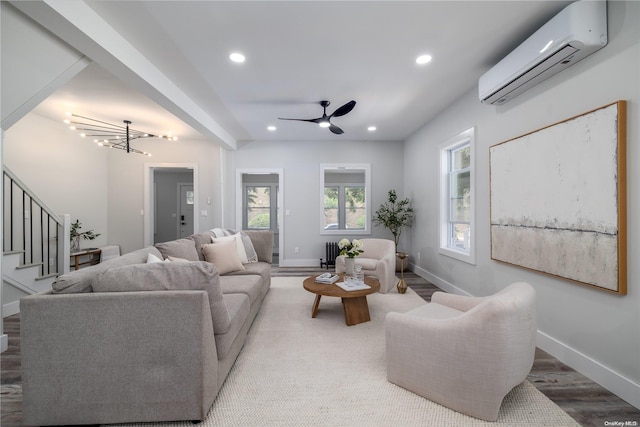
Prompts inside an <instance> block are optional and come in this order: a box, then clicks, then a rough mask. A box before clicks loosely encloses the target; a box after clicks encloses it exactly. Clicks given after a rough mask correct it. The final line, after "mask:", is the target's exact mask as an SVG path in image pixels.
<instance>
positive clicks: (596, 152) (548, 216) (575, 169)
mask: <svg viewBox="0 0 640 427" xmlns="http://www.w3.org/2000/svg"><path fill="white" fill-rule="evenodd" d="M489 150H490V153H489V158H490V178H491V184H490V186H491V192H490V199H491V202H490V206H491V258H492V259H494V260H496V261H501V262H505V263H508V264H512V265H515V266H519V267H524V268H527V269H530V270H534V271H538V272H542V273H544V274H547V275H551V276H555V277H560V278H563V279H567V280H570V281H573V282H576V283H580V284H584V285H588V286H592V287H594V288H597V289H601V290H605V291H608V292H612V293H617V294H621V295H625V294H626V292H627V245H626V243H627V242H626V231H627V230H626V101H617V102H615V103H612V104H609V105H606V106H603V107H600V108H597V109H595V110H592V111H589V112H586V113H584V114H581V115H579V116H576V117H572V118H569V119H567V120H564V121H562V122H559V123H556V124H553V125H550V126H547V127H544V128H542V129H538V130H536V131H533V132H531V133H528V134H526V135H522V136H519V137H517V138H514V139H511V140H508V141H504V142H502V143H499V144H496V145H493V146H491V147H490V148H489Z"/></svg>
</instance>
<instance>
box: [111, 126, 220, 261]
mask: <svg viewBox="0 0 640 427" xmlns="http://www.w3.org/2000/svg"><path fill="white" fill-rule="evenodd" d="M133 145H134V146H135V148H136V149H139V150H142V151H148V152H150V153H152V155H153V156H152V157H147V156H142V155H140V154H126V153H125V152H123V151H121V150H109V153H108V154H109V156H108V158H109V177H108V197H107V199H108V219H109V243H110V244H118V245H120V248H121V251H122V253H127V252H131V251H133V250H135V249H139V248H141V247H143V246H144V232H143V231H144V223H143V215H142V212H143V211H144V209H145V207H144V185H143V184H144V172H145V164H153V165H158V164H167V165H170V164H185V163H189V164H196V165H197V166H198V178H197V187H198V195H197V196H198V205H199V209H198V210H200V211H203V210H204V211H207V212H206V216H203V215H202V214H201V212H199V213H198V215H199V218H198V219H199V230H196V231H204V230H209V229H211V228H213V227H217V226H219V224H220V223H221V218H222V184H221V176H220V168H221V162H220V158H221V156H222V153H221V149H220V148H219V146H218V145H216V144H214V143H212V142H210V141H202V140H186V139H184V138H181V139H180V140H178V141H177V142H173V141H166V140H158V139H146V140H137V141H135V142H134V143H133ZM194 184H196V182H195V181H194Z"/></svg>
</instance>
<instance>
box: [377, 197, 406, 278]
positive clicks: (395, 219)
mask: <svg viewBox="0 0 640 427" xmlns="http://www.w3.org/2000/svg"><path fill="white" fill-rule="evenodd" d="M372 219H373V223H374V224H376V225H383V226H384V227H385V228H388V229H389V231H391V234H393V240H394V242H395V244H396V254H398V253H399V252H398V242H399V240H400V234H401V233H402V229H403V228H404V227H408V226H411V222H412V221H413V208H412V207H411V203H410V201H409V199H408V198H404V199H402V200H398V196H397V195H396V190H389V198H388V200H387V201H386V202H384V203H383V204H381V205H380V208H379V209H378V210H377V211H376V212H375V214H374V216H373V218H372ZM400 259H401V261H400V263H397V266H396V270H400V265H401V264H402V268H404V267H405V265H404V263H408V262H409V258H407V256H406V254H405V255H404V257H401V258H400Z"/></svg>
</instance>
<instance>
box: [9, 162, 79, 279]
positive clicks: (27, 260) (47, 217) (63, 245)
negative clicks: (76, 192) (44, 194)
mask: <svg viewBox="0 0 640 427" xmlns="http://www.w3.org/2000/svg"><path fill="white" fill-rule="evenodd" d="M2 184H3V199H2V207H3V216H4V221H3V242H2V248H3V252H21V253H22V262H21V264H22V265H34V264H35V265H39V266H40V276H42V277H48V276H56V275H60V274H63V273H66V272H68V271H69V252H70V246H71V243H70V239H69V234H70V227H71V221H70V216H69V215H63V216H58V215H56V214H55V213H54V212H53V211H52V210H51V209H50V208H49V207H47V205H46V204H45V203H44V202H43V201H42V200H40V199H39V198H38V197H37V196H36V195H35V194H34V192H33V191H31V190H30V189H29V188H28V187H27V186H26V185H25V184H24V183H23V182H22V181H21V180H20V179H19V178H18V177H17V176H16V175H15V174H14V173H13V172H11V170H9V169H8V168H7V167H6V166H5V167H4V168H3V176H2Z"/></svg>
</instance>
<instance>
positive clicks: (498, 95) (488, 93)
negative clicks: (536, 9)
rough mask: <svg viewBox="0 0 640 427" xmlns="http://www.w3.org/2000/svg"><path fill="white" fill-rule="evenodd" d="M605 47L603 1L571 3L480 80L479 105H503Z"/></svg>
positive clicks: (605, 6) (584, 0)
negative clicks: (480, 103)
mask: <svg viewBox="0 0 640 427" xmlns="http://www.w3.org/2000/svg"><path fill="white" fill-rule="evenodd" d="M606 44H607V2H606V0H579V1H576V2H574V3H571V4H570V5H569V6H567V7H565V8H564V9H563V10H562V11H561V12H560V13H558V14H557V15H556V16H554V17H553V18H552V19H551V20H550V21H549V22H547V23H546V24H544V25H543V26H542V27H541V28H540V29H539V30H538V31H536V32H535V33H534V34H533V35H532V36H531V37H529V38H528V39H527V40H525V41H524V42H523V43H522V44H521V45H520V46H518V47H517V48H516V49H515V50H514V51H513V52H511V53H510V54H509V55H507V56H506V57H505V58H504V59H502V61H500V62H498V63H497V64H496V65H495V66H494V67H493V68H491V69H490V70H489V71H487V72H486V73H484V74H483V75H482V76H481V77H480V81H479V82H478V94H479V97H480V101H481V102H483V103H487V104H497V105H500V104H503V103H505V102H507V101H509V100H510V99H512V98H514V97H516V96H518V95H520V94H521V93H523V92H524V91H526V90H528V89H530V88H531V87H533V86H535V85H536V84H538V83H540V82H541V81H543V80H545V79H547V78H549V77H551V76H552V75H554V74H556V73H558V72H560V71H562V70H564V69H565V68H567V67H570V66H571V65H573V64H575V63H576V62H578V61H580V60H581V59H583V58H585V57H587V56H589V55H591V54H592V53H594V52H595V51H597V50H599V49H602V48H603V47H604V46H606Z"/></svg>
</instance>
